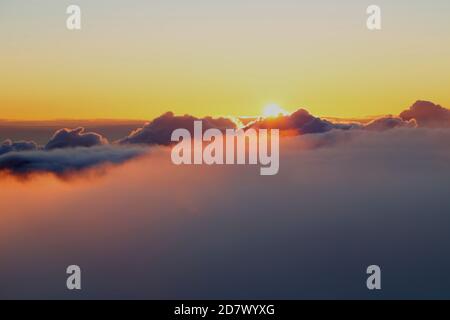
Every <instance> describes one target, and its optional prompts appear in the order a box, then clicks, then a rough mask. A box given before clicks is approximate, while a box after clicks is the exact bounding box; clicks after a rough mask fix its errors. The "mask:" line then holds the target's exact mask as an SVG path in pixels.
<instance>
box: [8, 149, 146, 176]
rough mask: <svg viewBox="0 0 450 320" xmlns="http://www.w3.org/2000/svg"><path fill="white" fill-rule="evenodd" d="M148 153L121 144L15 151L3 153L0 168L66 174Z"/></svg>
mask: <svg viewBox="0 0 450 320" xmlns="http://www.w3.org/2000/svg"><path fill="white" fill-rule="evenodd" d="M144 153H145V149H144V148H137V147H133V148H131V147H118V146H95V147H90V148H86V147H78V148H70V149H54V150H51V151H48V150H35V151H29V152H13V153H7V154H4V155H1V156H0V172H1V171H3V172H7V173H12V174H16V175H27V174H31V173H54V174H56V175H64V174H68V173H72V172H78V171H82V170H85V169H89V168H92V167H94V166H98V165H103V164H120V163H123V162H125V161H127V160H130V159H133V158H135V157H137V156H139V155H142V154H144Z"/></svg>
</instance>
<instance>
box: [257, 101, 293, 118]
mask: <svg viewBox="0 0 450 320" xmlns="http://www.w3.org/2000/svg"><path fill="white" fill-rule="evenodd" d="M288 114H289V112H287V111H286V110H283V109H282V108H281V107H280V106H279V105H277V104H274V103H272V104H268V105H267V106H265V107H264V110H263V117H264V118H275V117H279V116H286V115H288Z"/></svg>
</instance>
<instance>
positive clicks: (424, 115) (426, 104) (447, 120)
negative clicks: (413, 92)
mask: <svg viewBox="0 0 450 320" xmlns="http://www.w3.org/2000/svg"><path fill="white" fill-rule="evenodd" d="M400 118H402V119H403V120H405V121H409V120H411V119H415V120H416V122H417V125H418V126H419V127H430V128H445V127H450V110H448V109H446V108H444V107H442V106H440V105H437V104H434V103H433V102H430V101H421V100H419V101H416V102H415V103H414V104H413V105H412V106H411V107H410V108H409V109H408V110H405V111H403V112H402V113H400Z"/></svg>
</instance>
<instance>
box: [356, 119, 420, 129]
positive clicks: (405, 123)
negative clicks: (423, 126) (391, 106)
mask: <svg viewBox="0 0 450 320" xmlns="http://www.w3.org/2000/svg"><path fill="white" fill-rule="evenodd" d="M403 127H405V128H416V127H417V123H416V120H414V119H410V120H403V119H402V118H399V117H393V116H387V117H383V118H378V119H375V120H372V121H371V122H369V123H367V124H366V125H364V129H366V130H371V131H386V130H390V129H394V128H403Z"/></svg>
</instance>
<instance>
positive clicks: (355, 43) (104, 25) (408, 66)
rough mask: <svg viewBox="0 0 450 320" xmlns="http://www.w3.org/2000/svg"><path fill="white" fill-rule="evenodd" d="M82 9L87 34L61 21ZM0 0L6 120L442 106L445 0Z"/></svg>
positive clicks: (446, 73)
mask: <svg viewBox="0 0 450 320" xmlns="http://www.w3.org/2000/svg"><path fill="white" fill-rule="evenodd" d="M70 4H78V5H79V6H80V7H81V10H82V30H80V31H69V30H67V29H66V25H65V20H66V18H67V14H66V13H65V10H66V8H67V6H68V5H70ZM370 4H372V3H369V2H367V1H340V2H339V3H338V2H335V1H328V0H318V1H300V0H296V1H291V0H276V1H275V0H258V1H256V0H239V1H236V0H230V1H217V0H210V1H204V0H191V1H184V0H183V1H181V0H172V1H160V0H153V1H139V0H130V1H126V2H125V1H115V0H113V1H85V0H78V1H49V0H40V1H24V0H14V1H5V0H0V41H1V50H0V70H1V74H2V77H1V78H0V118H3V119H16V120H38V119H61V118H63V119H92V118H102V119H105V118H111V119H152V118H154V117H156V116H158V115H160V114H162V113H164V112H166V111H169V110H171V111H173V112H175V113H176V114H185V113H189V114H193V115H196V116H204V115H207V114H208V115H213V116H219V115H252V116H253V115H259V114H261V111H262V109H263V108H264V106H265V105H267V104H270V103H276V104H279V105H280V106H282V107H283V108H284V109H285V110H287V111H294V110H296V109H298V108H299V107H307V108H308V110H310V111H311V112H312V113H313V114H316V115H318V116H337V117H363V116H368V115H380V114H397V113H398V112H399V111H400V110H403V109H404V108H405V107H407V106H409V105H410V104H411V103H412V102H414V101H416V100H417V99H426V100H431V101H434V102H436V103H439V104H441V105H444V106H446V105H450V93H449V91H448V83H449V82H450V59H448V57H449V56H450V41H449V39H448V30H449V29H450V19H449V18H448V12H449V10H450V3H449V2H448V1H446V0H434V1H403V0H402V1H382V0H379V1H377V2H376V4H378V5H379V6H380V7H381V9H382V30H381V31H377V32H373V31H369V30H367V28H366V25H365V24H366V17H367V15H366V13H365V11H366V8H367V6H368V5H370Z"/></svg>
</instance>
